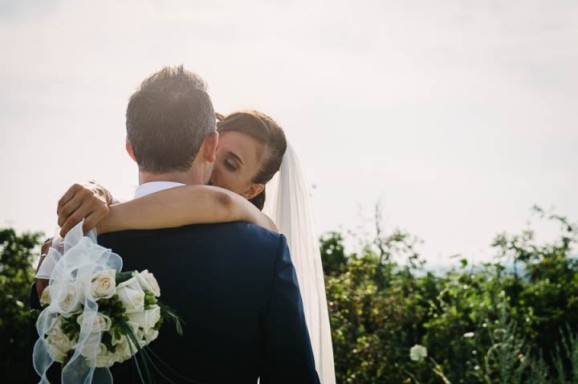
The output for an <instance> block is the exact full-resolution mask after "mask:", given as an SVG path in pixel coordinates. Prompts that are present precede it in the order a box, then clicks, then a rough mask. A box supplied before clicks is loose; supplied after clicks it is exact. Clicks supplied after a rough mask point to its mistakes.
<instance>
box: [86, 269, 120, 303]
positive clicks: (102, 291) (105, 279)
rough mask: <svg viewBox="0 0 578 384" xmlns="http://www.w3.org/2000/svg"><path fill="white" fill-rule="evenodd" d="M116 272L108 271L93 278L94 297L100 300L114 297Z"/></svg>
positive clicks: (92, 290)
mask: <svg viewBox="0 0 578 384" xmlns="http://www.w3.org/2000/svg"><path fill="white" fill-rule="evenodd" d="M115 278H116V271H115V270H114V269H107V270H104V271H101V272H99V273H96V274H94V275H93V276H92V280H91V284H92V289H91V292H92V297H94V298H95V299H96V300H98V299H108V298H111V297H112V295H114V292H115V289H116V281H115Z"/></svg>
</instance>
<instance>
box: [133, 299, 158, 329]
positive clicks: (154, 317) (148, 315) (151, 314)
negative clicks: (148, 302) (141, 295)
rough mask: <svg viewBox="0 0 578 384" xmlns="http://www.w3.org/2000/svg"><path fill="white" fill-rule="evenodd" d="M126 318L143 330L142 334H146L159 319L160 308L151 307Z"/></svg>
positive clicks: (156, 306)
mask: <svg viewBox="0 0 578 384" xmlns="http://www.w3.org/2000/svg"><path fill="white" fill-rule="evenodd" d="M128 318H129V320H130V321H132V322H135V323H137V324H138V325H139V327H140V328H142V329H143V330H144V333H148V332H149V331H150V329H151V328H153V327H154V326H155V324H156V323H158V321H159V320H160V319H161V308H160V307H159V306H158V305H153V306H152V307H150V309H147V310H146V311H144V312H137V313H130V314H128Z"/></svg>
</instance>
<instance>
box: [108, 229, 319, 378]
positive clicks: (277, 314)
mask: <svg viewBox="0 0 578 384" xmlns="http://www.w3.org/2000/svg"><path fill="white" fill-rule="evenodd" d="M98 242H99V244H101V245H102V246H104V247H107V248H111V249H112V250H113V251H114V252H116V253H118V254H119V255H120V256H121V257H122V258H123V260H124V266H123V271H130V270H139V271H142V270H144V269H148V270H149V271H150V272H152V273H153V274H154V276H155V277H156V278H157V280H158V282H159V285H160V287H161V297H160V299H161V301H163V302H164V303H166V304H167V305H169V306H170V307H172V308H173V309H174V310H175V311H176V312H177V313H178V314H179V315H180V316H181V317H182V318H183V320H184V322H185V327H184V335H183V336H180V335H178V334H177V333H176V331H175V328H174V326H173V325H170V326H169V325H167V324H164V325H163V327H162V328H161V332H160V335H159V338H158V339H157V340H155V341H154V342H152V343H151V344H150V347H151V348H152V350H153V351H154V352H155V353H156V354H157V355H159V356H161V357H162V359H163V360H164V361H165V362H166V363H168V364H169V365H170V366H171V368H173V369H174V370H175V371H177V372H178V373H179V374H181V375H183V376H185V377H188V378H190V379H193V380H195V381H197V382H201V383H255V382H256V381H257V378H258V377H260V378H261V379H260V382H261V384H268V383H292V384H295V383H318V382H319V379H318V376H317V373H316V371H315V364H314V360H313V354H312V350H311V344H310V340H309V334H308V331H307V326H306V324H305V318H304V314H303V305H302V301H301V295H300V292H299V287H298V284H297V278H296V275H295V270H294V268H293V264H292V262H291V258H290V255H289V250H288V248H287V243H286V240H285V237H284V236H283V235H278V234H274V233H272V232H269V231H266V230H264V229H262V228H260V227H257V226H254V225H251V224H247V223H240V222H238V223H227V224H213V225H190V226H185V227H180V228H172V229H161V230H154V231H124V232H116V233H110V234H105V235H102V236H100V237H99V239H98ZM112 373H113V376H114V378H115V382H117V383H130V382H138V381H139V380H138V376H137V375H136V371H135V369H134V366H133V362H132V360H130V361H128V362H126V363H123V364H117V365H115V366H113V367H112ZM174 381H175V382H181V381H180V380H179V379H178V378H175V379H174Z"/></svg>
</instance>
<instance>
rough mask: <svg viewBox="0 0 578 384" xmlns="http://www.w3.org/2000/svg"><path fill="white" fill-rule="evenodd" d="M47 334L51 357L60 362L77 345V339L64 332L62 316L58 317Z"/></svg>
mask: <svg viewBox="0 0 578 384" xmlns="http://www.w3.org/2000/svg"><path fill="white" fill-rule="evenodd" d="M46 335H47V337H46V341H47V342H48V353H49V354H50V357H52V359H54V361H58V362H59V363H62V362H64V359H65V358H66V355H67V354H68V352H69V351H70V350H71V349H72V348H74V347H75V345H76V340H75V339H70V338H69V337H68V336H67V335H66V334H65V333H64V332H62V317H58V319H56V321H55V322H54V323H53V325H52V328H50V330H49V331H48V332H47V333H46Z"/></svg>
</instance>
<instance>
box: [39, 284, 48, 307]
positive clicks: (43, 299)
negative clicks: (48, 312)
mask: <svg viewBox="0 0 578 384" xmlns="http://www.w3.org/2000/svg"><path fill="white" fill-rule="evenodd" d="M50 302H51V299H50V285H49V286H47V287H46V288H44V291H42V295H41V296H40V305H42V306H45V305H50Z"/></svg>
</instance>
